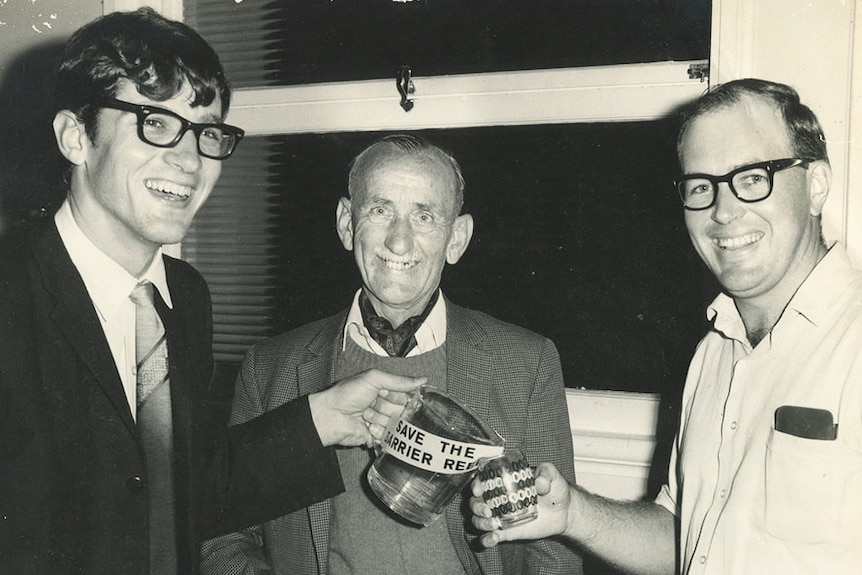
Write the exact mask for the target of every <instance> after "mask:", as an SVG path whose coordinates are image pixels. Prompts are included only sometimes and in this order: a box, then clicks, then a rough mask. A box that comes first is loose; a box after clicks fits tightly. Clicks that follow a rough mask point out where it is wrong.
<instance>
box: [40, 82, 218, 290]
mask: <svg viewBox="0 0 862 575" xmlns="http://www.w3.org/2000/svg"><path fill="white" fill-rule="evenodd" d="M115 97H116V98H117V99H119V100H124V101H126V102H130V103H133V104H152V105H155V106H159V107H161V108H165V109H168V110H171V111H173V112H175V113H177V114H179V115H180V116H182V117H184V118H186V119H188V120H191V121H193V122H218V121H221V102H220V101H219V99H218V98H216V100H215V101H213V102H212V103H211V104H210V105H208V106H198V107H194V108H193V107H191V105H190V104H189V102H191V101H192V98H193V93H192V90H191V88H190V87H189V86H188V85H186V86H184V88H183V89H182V90H181V91H180V92H179V93H178V94H177V95H176V96H175V97H173V98H171V99H169V100H165V101H159V102H156V101H153V100H150V99H148V98H146V97H144V96H142V95H141V94H140V93H139V92H138V91H137V89H136V88H135V87H134V85H133V84H131V83H128V82H124V83H122V85H121V86H120V88H119V90H118V91H117V93H116V95H115ZM97 122H98V127H97V136H96V138H95V141H91V140H90V139H89V138H88V137H87V136H86V133H85V130H84V127H83V126H82V125H81V124H80V123H79V122H78V121H77V120H76V119H75V118H74V115H73V114H71V113H69V112H68V111H61V112H60V113H58V114H57V117H56V118H55V121H54V128H55V133H56V135H57V141H58V145H59V146H60V150H61V152H63V154H64V155H65V156H66V158H67V159H68V160H69V161H70V162H71V163H72V165H73V169H72V181H71V187H70V193H69V199H70V203H71V206H72V212H73V214H74V216H75V221H76V222H77V223H78V225H79V226H80V227H81V229H82V230H83V231H84V233H85V234H86V235H87V237H88V238H90V240H91V241H93V243H95V244H96V245H97V246H98V247H99V248H100V249H101V250H102V251H104V252H105V253H106V254H108V255H109V256H110V257H111V258H113V259H114V260H116V261H117V262H119V263H120V264H121V265H123V267H125V268H126V269H127V270H128V271H129V272H130V273H132V274H133V275H136V276H137V275H138V274H139V273H141V272H143V271H144V269H145V267H146V266H147V265H148V264H149V262H150V261H151V260H152V257H153V255H154V253H155V252H156V250H157V249H158V248H159V246H161V245H163V244H171V243H176V242H178V241H180V240H182V239H183V237H184V236H185V234H186V231H187V230H188V228H189V225H190V224H191V222H192V219H193V218H194V215H195V214H196V213H197V211H198V210H199V209H200V207H201V206H202V205H203V203H204V202H205V201H206V199H207V198H208V197H209V195H210V193H211V192H212V189H213V186H214V185H215V183H216V181H217V180H218V177H219V174H220V173H221V162H220V161H218V160H212V159H208V158H203V157H201V156H200V155H199V153H198V149H197V141H196V139H195V134H194V133H193V132H192V131H188V132H186V133H185V134H184V135H183V137H182V139H181V140H180V142H179V143H178V144H177V145H176V146H175V147H173V148H158V147H155V146H152V145H150V144H147V143H145V142H143V141H141V140H140V138H138V129H137V117H136V116H135V114H133V113H131V112H124V111H120V110H114V109H108V108H106V109H103V110H102V111H101V112H100V113H99V116H98V119H97Z"/></svg>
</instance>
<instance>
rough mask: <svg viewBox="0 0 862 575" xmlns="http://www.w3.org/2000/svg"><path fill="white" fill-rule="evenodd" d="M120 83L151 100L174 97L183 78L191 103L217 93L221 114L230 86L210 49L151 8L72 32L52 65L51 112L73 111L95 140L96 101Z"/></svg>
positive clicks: (208, 101) (207, 102) (182, 26)
mask: <svg viewBox="0 0 862 575" xmlns="http://www.w3.org/2000/svg"><path fill="white" fill-rule="evenodd" d="M122 81H129V82H131V83H133V84H134V85H135V86H136V87H137V89H138V91H139V92H140V93H141V94H143V95H144V96H146V97H147V98H150V99H152V100H156V101H164V100H168V99H170V98H172V97H174V96H176V95H177V94H178V93H179V92H180V90H181V89H182V87H183V85H184V84H185V83H186V82H188V84H189V85H190V86H191V88H192V90H193V91H194V94H195V98H194V100H193V101H192V106H208V105H210V104H211V103H212V102H213V101H214V100H215V98H216V97H217V96H218V97H219V98H220V101H221V108H222V115H226V114H227V110H228V108H229V107H230V86H229V85H228V82H227V79H226V78H225V75H224V70H223V69H222V65H221V62H220V61H219V58H218V56H217V55H216V53H215V51H214V50H213V49H212V47H211V46H210V45H209V44H208V43H207V42H206V40H204V39H203V38H202V37H201V36H200V35H199V34H198V33H197V32H195V31H194V30H193V29H191V28H190V27H189V26H187V25H185V24H183V23H181V22H176V21H173V20H169V19H167V18H165V17H163V16H161V15H160V14H158V13H157V12H155V11H154V10H152V9H151V8H140V9H138V10H135V11H134V12H115V13H112V14H107V15H105V16H102V17H100V18H97V19H96V20H93V21H92V22H90V23H89V24H86V25H85V26H83V27H81V28H80V29H79V30H77V31H76V32H75V33H74V34H73V35H72V37H71V38H70V40H69V42H68V44H67V45H66V48H65V50H64V51H63V54H62V57H61V59H60V64H59V67H58V69H57V75H56V83H55V87H54V106H55V107H54V110H55V111H60V110H69V111H71V112H73V113H74V114H75V115H76V116H77V117H78V118H79V119H80V120H81V121H82V122H83V123H84V125H85V126H86V129H87V135H88V136H89V137H90V139H95V137H96V122H95V119H96V116H97V115H98V112H99V109H100V107H99V105H98V102H99V101H100V100H101V99H102V98H105V97H112V96H114V95H115V94H116V92H117V89H118V88H119V85H120V82H122Z"/></svg>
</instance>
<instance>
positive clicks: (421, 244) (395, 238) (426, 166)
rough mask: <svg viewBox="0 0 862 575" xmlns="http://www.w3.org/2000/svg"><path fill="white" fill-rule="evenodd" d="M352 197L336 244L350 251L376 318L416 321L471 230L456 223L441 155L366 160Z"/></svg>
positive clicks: (342, 206)
mask: <svg viewBox="0 0 862 575" xmlns="http://www.w3.org/2000/svg"><path fill="white" fill-rule="evenodd" d="M366 161H367V168H366V169H365V170H364V171H363V172H362V174H361V175H360V176H358V177H359V178H361V181H360V182H358V185H356V187H355V192H354V194H353V198H352V199H351V200H348V199H346V198H342V200H341V202H340V203H339V206H338V214H337V216H338V218H337V227H338V233H339V237H340V238H341V241H342V243H343V245H344V247H345V248H346V249H348V250H353V252H354V257H355V259H356V264H357V265H358V266H359V272H360V274H361V275H362V281H363V284H364V287H365V290H366V293H367V294H368V297H369V298H370V299H371V302H372V303H373V304H374V308H375V310H377V313H379V314H380V315H382V316H383V317H385V318H386V319H388V320H389V321H390V322H391V323H392V324H393V325H394V326H398V325H400V324H401V323H402V322H403V321H404V320H405V319H407V318H409V317H411V316H414V315H418V314H419V313H421V312H422V310H423V309H424V307H425V305H426V304H427V303H428V301H429V300H430V298H431V296H432V294H433V293H434V291H435V290H436V289H437V286H438V285H439V284H440V277H441V275H442V273H443V267H444V266H445V264H446V262H448V263H450V264H454V263H456V262H457V261H458V260H459V259H460V258H461V255H463V253H464V251H465V250H466V249H467V244H468V243H469V241H470V237H471V235H472V230H473V222H472V218H471V217H470V216H469V215H466V214H464V215H461V216H457V217H456V215H457V214H456V208H455V186H456V181H455V176H454V174H453V173H452V170H451V168H450V167H449V166H448V165H447V164H446V163H445V162H444V161H443V160H442V159H441V158H440V157H438V156H437V155H435V154H433V153H429V152H427V151H425V152H421V153H413V154H407V153H404V152H398V151H394V150H384V151H380V152H377V153H376V154H375V155H374V157H373V158H368V159H367V160H366Z"/></svg>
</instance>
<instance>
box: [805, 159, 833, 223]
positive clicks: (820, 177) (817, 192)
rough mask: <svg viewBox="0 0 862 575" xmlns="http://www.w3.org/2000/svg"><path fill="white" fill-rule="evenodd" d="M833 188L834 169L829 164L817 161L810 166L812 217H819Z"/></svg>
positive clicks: (809, 189)
mask: <svg viewBox="0 0 862 575" xmlns="http://www.w3.org/2000/svg"><path fill="white" fill-rule="evenodd" d="M831 186H832V167H831V166H830V165H829V163H828V162H825V161H816V162H812V163H811V165H810V166H808V197H809V199H810V201H811V208H810V210H811V215H812V216H819V215H820V214H821V213H822V212H823V204H825V203H826V198H827V197H828V196H829V188H830V187H831Z"/></svg>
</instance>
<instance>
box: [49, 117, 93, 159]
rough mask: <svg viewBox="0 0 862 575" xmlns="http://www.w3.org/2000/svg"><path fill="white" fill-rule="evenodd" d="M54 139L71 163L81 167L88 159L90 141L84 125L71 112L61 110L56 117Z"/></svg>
mask: <svg viewBox="0 0 862 575" xmlns="http://www.w3.org/2000/svg"><path fill="white" fill-rule="evenodd" d="M54 138H56V140H57V148H59V149H60V153H61V154H63V157H65V158H66V159H67V160H69V162H71V163H72V164H73V165H75V166H80V165H81V164H83V163H84V160H85V158H86V151H87V146H88V145H89V143H90V139H89V137H88V136H87V132H86V130H85V128H84V124H82V123H81V121H80V120H79V119H78V117H77V116H75V114H73V113H72V112H70V111H69V110H60V111H59V112H57V114H56V115H55V116H54Z"/></svg>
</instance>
